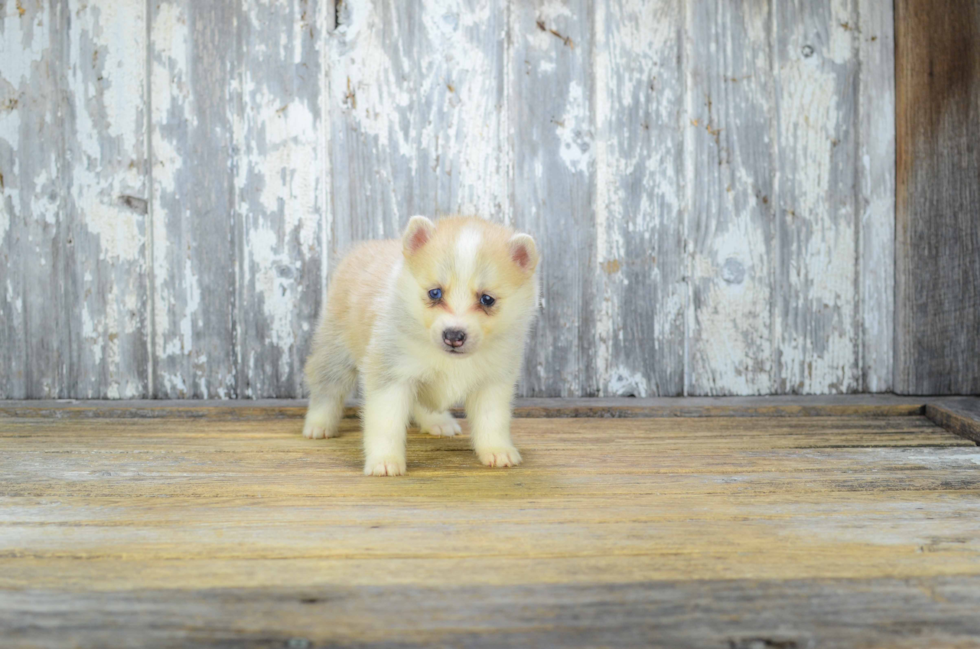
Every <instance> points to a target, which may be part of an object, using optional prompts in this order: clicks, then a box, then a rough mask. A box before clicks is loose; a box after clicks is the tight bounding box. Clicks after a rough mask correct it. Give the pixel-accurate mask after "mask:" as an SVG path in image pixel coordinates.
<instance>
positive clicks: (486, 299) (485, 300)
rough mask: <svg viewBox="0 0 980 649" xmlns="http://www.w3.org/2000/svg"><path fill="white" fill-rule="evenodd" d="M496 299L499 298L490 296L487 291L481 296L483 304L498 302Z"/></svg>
mask: <svg viewBox="0 0 980 649" xmlns="http://www.w3.org/2000/svg"><path fill="white" fill-rule="evenodd" d="M496 301H497V300H495V299H493V298H492V297H490V296H489V295H487V294H486V293H484V294H483V295H482V296H481V297H480V304H482V305H483V306H493V303H494V302H496Z"/></svg>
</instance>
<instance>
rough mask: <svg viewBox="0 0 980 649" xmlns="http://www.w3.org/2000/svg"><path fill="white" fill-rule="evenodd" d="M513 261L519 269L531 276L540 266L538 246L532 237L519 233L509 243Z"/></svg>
mask: <svg viewBox="0 0 980 649" xmlns="http://www.w3.org/2000/svg"><path fill="white" fill-rule="evenodd" d="M507 247H508V249H509V250H510V258H511V260H512V261H513V262H514V263H515V264H517V267H518V268H520V269H521V270H522V271H524V272H525V273H527V274H528V275H530V274H531V273H533V272H534V269H535V268H537V266H538V259H539V257H538V246H537V245H535V243H534V239H532V238H531V235H529V234H524V233H523V232H518V233H517V234H515V235H514V236H512V237H511V238H510V241H508V242H507Z"/></svg>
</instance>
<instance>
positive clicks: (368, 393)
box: [303, 216, 538, 476]
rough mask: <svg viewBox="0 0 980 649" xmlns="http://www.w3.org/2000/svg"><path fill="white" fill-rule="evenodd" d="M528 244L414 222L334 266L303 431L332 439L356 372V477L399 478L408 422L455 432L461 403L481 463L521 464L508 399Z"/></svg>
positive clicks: (457, 221)
mask: <svg viewBox="0 0 980 649" xmlns="http://www.w3.org/2000/svg"><path fill="white" fill-rule="evenodd" d="M537 266H538V250H537V246H536V245H535V243H534V239H532V238H531V237H530V236H529V235H527V234H520V233H516V234H515V233H514V232H513V231H512V230H510V229H509V228H506V227H503V226H501V225H496V224H494V223H491V222H489V221H485V220H483V219H480V218H475V217H449V218H444V219H441V220H439V221H437V222H436V223H433V222H432V221H430V220H429V219H427V218H425V217H424V216H413V217H412V219H411V220H410V221H409V223H408V226H407V227H406V228H405V232H404V234H403V235H402V239H401V241H398V240H387V241H370V242H365V243H362V244H360V245H359V246H357V247H356V248H354V249H353V250H352V251H351V252H350V253H349V254H348V255H347V257H346V258H345V259H344V260H343V261H342V262H341V263H340V265H339V266H338V268H337V270H336V272H335V274H334V277H333V279H332V280H331V282H330V288H329V290H328V291H327V299H326V303H325V305H324V309H323V314H322V316H321V322H320V326H319V328H318V329H317V332H316V334H315V336H314V339H313V348H312V352H311V353H310V357H309V360H308V361H307V363H306V370H305V371H306V379H307V383H308V385H309V388H310V405H309V409H308V410H307V412H306V422H305V424H304V427H303V435H304V436H306V437H308V438H311V439H320V438H324V437H333V436H335V435H336V434H337V428H338V425H339V423H340V419H341V417H342V415H343V410H344V401H345V399H346V398H347V396H348V395H349V394H350V391H351V389H352V388H353V387H354V383H355V381H356V380H357V376H358V374H360V376H361V381H362V387H363V393H364V411H363V416H362V421H363V426H364V456H365V463H364V473H365V475H377V476H396V475H402V474H404V473H405V438H406V426H407V425H408V421H409V417H411V418H412V419H414V420H415V423H417V424H418V426H419V427H420V428H421V429H422V431H424V432H428V433H431V434H432V435H444V436H453V435H455V434H456V433H459V432H460V427H459V424H458V423H456V420H455V419H454V418H453V416H452V415H451V414H450V413H449V412H448V408H450V407H451V406H452V405H453V404H456V403H459V402H461V401H465V404H466V416H467V420H468V421H469V422H470V430H471V438H472V443H473V448H474V450H475V451H476V454H477V456H478V457H479V459H480V461H481V462H483V463H484V464H486V465H489V466H495V467H506V466H514V465H517V464H520V462H521V455H520V453H518V452H517V449H516V448H514V445H513V443H512V442H511V438H510V418H511V399H512V397H513V395H514V388H515V385H516V383H517V378H518V373H519V371H520V366H521V357H522V354H523V351H524V343H525V339H526V338H527V332H528V329H529V327H530V325H531V322H532V320H533V318H534V315H535V313H536V310H537V304H538V282H537V276H536V269H537Z"/></svg>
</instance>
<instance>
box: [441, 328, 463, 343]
mask: <svg viewBox="0 0 980 649" xmlns="http://www.w3.org/2000/svg"><path fill="white" fill-rule="evenodd" d="M442 342H444V343H446V344H447V345H449V346H450V347H462V346H463V343H465V342H466V332H465V331H463V330H462V329H445V330H444V331H443V332H442Z"/></svg>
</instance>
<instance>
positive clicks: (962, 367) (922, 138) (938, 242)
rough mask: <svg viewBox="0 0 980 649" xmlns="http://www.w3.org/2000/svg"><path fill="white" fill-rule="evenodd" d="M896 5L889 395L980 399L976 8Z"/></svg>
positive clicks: (950, 0) (903, 1) (917, 2)
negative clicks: (893, 323)
mask: <svg viewBox="0 0 980 649" xmlns="http://www.w3.org/2000/svg"><path fill="white" fill-rule="evenodd" d="M895 7H896V12H897V15H898V18H899V21H900V22H899V25H898V29H897V37H898V41H897V48H896V75H897V79H896V81H897V89H898V106H897V127H898V181H897V185H898V194H897V198H898V218H897V228H898V232H897V234H898V237H897V246H898V256H897V266H896V275H895V277H896V300H897V305H896V307H897V309H896V311H897V312H896V316H897V317H896V330H895V334H896V364H895V370H896V372H895V388H896V390H897V391H899V392H902V393H905V394H937V393H944V394H949V393H953V394H980V3H978V2H976V0H898V1H897V2H896V4H895Z"/></svg>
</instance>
